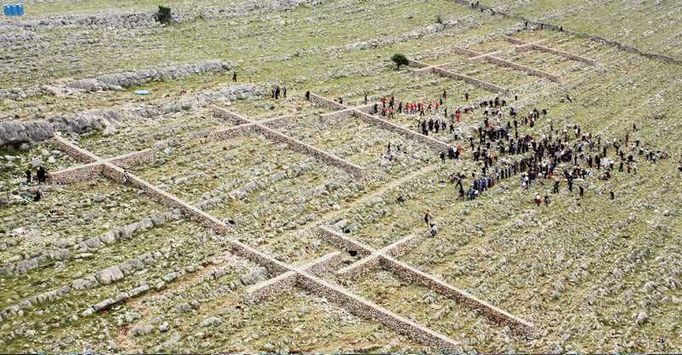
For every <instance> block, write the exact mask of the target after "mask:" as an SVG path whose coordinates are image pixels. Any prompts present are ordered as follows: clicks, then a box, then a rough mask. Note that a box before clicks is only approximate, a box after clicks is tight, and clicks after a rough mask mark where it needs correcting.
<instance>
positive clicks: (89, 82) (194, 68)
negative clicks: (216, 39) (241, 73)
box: [45, 60, 233, 95]
mask: <svg viewBox="0 0 682 355" xmlns="http://www.w3.org/2000/svg"><path fill="white" fill-rule="evenodd" d="M232 67H233V65H232V64H228V63H223V62H220V61H217V60H209V61H204V62H198V63H188V64H179V65H172V66H167V67H162V68H153V69H145V70H138V71H130V72H122V73H113V74H103V75H99V76H96V77H94V78H87V79H80V80H74V81H71V82H67V83H65V84H61V85H55V86H47V87H45V89H46V90H48V91H50V92H51V93H52V94H55V95H67V94H72V93H78V92H95V91H106V90H122V89H123V88H128V87H132V86H138V85H142V84H144V83H148V82H152V81H164V80H178V79H182V78H186V77H189V76H192V75H198V74H207V73H221V72H225V71H228V70H230V69H231V68H232Z"/></svg>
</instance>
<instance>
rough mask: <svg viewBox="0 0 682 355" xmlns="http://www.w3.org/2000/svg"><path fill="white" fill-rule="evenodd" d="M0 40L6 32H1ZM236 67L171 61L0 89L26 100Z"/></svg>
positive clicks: (2, 95) (10, 96) (3, 95)
mask: <svg viewBox="0 0 682 355" xmlns="http://www.w3.org/2000/svg"><path fill="white" fill-rule="evenodd" d="M0 43H2V36H1V35H0ZM232 68H234V65H233V64H232V63H225V62H221V61H217V60H207V61H202V62H196V63H184V64H176V65H169V66H164V67H159V68H149V69H143V70H136V71H127V72H120V73H108V74H102V75H98V76H96V77H94V78H85V79H78V80H72V81H67V82H62V83H53V84H49V85H42V86H35V87H29V88H11V89H0V100H2V99H10V100H23V99H26V98H29V97H33V96H40V95H55V96H63V95H73V94H78V93H85V92H97V91H109V90H123V89H124V88H129V87H133V86H138V85H142V84H145V83H149V82H154V81H163V80H178V79H183V78H187V77H189V76H192V75H200V74H210V73H222V72H226V71H229V70H231V69H232Z"/></svg>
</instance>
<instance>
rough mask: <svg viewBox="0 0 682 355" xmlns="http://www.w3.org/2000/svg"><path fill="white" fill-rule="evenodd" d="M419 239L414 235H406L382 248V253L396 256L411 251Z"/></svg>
mask: <svg viewBox="0 0 682 355" xmlns="http://www.w3.org/2000/svg"><path fill="white" fill-rule="evenodd" d="M421 240H422V239H421V238H419V237H417V236H416V235H410V236H407V237H405V238H403V239H400V240H399V241H397V242H395V243H393V244H391V245H389V246H387V247H386V248H384V249H383V251H382V254H384V255H387V256H392V257H394V258H397V257H399V256H402V255H405V254H407V253H409V252H410V251H412V249H413V248H414V247H415V246H416V245H417V244H418V243H419V242H421Z"/></svg>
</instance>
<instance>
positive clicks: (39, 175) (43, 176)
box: [25, 165, 47, 202]
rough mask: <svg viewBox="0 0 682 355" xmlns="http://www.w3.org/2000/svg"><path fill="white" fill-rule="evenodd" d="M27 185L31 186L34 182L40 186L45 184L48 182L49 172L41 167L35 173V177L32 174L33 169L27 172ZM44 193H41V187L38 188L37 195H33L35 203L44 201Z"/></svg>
mask: <svg viewBox="0 0 682 355" xmlns="http://www.w3.org/2000/svg"><path fill="white" fill-rule="evenodd" d="M25 174H26V185H31V184H32V183H33V181H36V182H38V185H41V184H44V183H46V182H47V170H46V169H45V168H44V167H43V166H42V165H41V166H39V167H38V169H37V170H36V172H35V175H33V174H32V172H31V169H27V170H26V173H25ZM42 197H43V193H42V192H41V191H40V187H38V188H36V190H35V193H34V195H33V201H35V202H38V201H40V200H41V199H42Z"/></svg>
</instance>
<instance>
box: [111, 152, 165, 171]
mask: <svg viewBox="0 0 682 355" xmlns="http://www.w3.org/2000/svg"><path fill="white" fill-rule="evenodd" d="M152 160H154V149H145V150H140V151H137V152H131V153H128V154H126V155H122V156H120V157H116V158H112V159H109V160H108V161H109V162H110V163H112V164H114V165H118V166H120V167H123V168H127V167H131V166H135V165H142V164H146V163H149V162H151V161H152Z"/></svg>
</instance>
